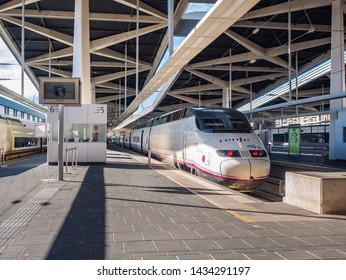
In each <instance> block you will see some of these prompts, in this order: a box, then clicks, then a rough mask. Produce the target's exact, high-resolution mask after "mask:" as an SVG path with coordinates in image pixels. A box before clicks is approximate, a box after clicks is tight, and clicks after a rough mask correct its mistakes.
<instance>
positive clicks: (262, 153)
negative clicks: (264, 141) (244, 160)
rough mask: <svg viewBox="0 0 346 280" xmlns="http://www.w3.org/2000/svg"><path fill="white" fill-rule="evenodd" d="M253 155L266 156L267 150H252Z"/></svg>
mask: <svg viewBox="0 0 346 280" xmlns="http://www.w3.org/2000/svg"><path fill="white" fill-rule="evenodd" d="M250 154H251V156H252V157H266V156H267V152H266V151H265V150H250Z"/></svg>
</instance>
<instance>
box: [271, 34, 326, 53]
mask: <svg viewBox="0 0 346 280" xmlns="http://www.w3.org/2000/svg"><path fill="white" fill-rule="evenodd" d="M330 42H331V39H330V37H327V38H322V39H316V40H310V41H305V42H300V43H295V44H292V45H291V52H292V53H294V52H297V51H301V50H306V49H310V48H314V47H318V46H322V45H327V44H330ZM287 52H288V46H287V45H283V46H281V47H274V48H268V49H267V50H266V53H267V55H269V56H278V55H283V54H287Z"/></svg>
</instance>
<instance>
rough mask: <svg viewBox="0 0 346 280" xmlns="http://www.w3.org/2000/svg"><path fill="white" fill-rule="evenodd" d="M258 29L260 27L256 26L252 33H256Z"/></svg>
mask: <svg viewBox="0 0 346 280" xmlns="http://www.w3.org/2000/svg"><path fill="white" fill-rule="evenodd" d="M259 31H260V29H259V28H258V27H256V28H255V29H254V30H253V31H252V34H257V33H258V32H259Z"/></svg>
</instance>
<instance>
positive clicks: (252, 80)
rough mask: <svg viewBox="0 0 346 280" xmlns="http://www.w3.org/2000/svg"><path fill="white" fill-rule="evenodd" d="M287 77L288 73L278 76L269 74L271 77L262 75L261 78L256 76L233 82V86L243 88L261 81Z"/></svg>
mask: <svg viewBox="0 0 346 280" xmlns="http://www.w3.org/2000/svg"><path fill="white" fill-rule="evenodd" d="M283 76H287V73H277V74H269V75H261V76H255V77H248V78H245V79H238V80H232V86H235V87H236V86H242V85H249V84H252V83H257V82H261V81H266V80H269V79H273V78H279V77H283Z"/></svg>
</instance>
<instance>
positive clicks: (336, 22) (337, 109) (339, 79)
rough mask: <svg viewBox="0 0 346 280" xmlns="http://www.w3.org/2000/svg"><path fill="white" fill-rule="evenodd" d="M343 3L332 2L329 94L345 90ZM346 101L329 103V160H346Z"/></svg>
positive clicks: (339, 0)
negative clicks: (345, 140) (345, 132)
mask: <svg viewBox="0 0 346 280" xmlns="http://www.w3.org/2000/svg"><path fill="white" fill-rule="evenodd" d="M343 5H344V1H342V0H333V1H332V34H331V36H332V37H331V69H332V70H331V75H330V76H331V79H330V93H337V92H340V91H344V90H345V61H344V13H343ZM344 127H346V99H345V98H343V99H337V100H331V101H330V129H329V131H330V132H329V159H346V143H345V142H344V138H343V136H344V135H343V133H344Z"/></svg>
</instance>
